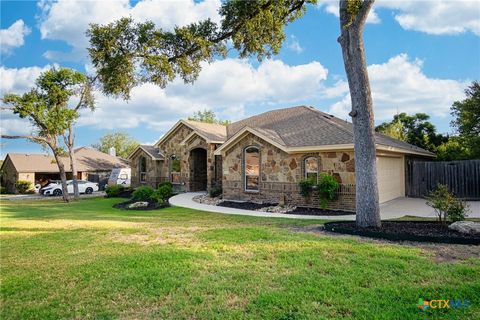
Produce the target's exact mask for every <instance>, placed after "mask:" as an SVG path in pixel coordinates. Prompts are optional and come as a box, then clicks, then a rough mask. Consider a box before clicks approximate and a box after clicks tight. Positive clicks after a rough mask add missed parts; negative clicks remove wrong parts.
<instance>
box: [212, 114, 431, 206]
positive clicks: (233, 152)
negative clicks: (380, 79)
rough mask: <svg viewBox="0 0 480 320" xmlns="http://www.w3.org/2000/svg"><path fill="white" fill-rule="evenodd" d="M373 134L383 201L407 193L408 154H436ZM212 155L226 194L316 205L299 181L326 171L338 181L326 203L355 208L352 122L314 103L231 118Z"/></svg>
mask: <svg viewBox="0 0 480 320" xmlns="http://www.w3.org/2000/svg"><path fill="white" fill-rule="evenodd" d="M375 139H376V148H377V175H378V188H379V198H380V203H383V202H386V201H389V200H392V199H395V198H397V197H403V196H405V168H406V165H405V164H406V161H407V160H408V159H409V158H418V157H420V158H431V157H433V156H434V154H432V153H431V152H428V151H426V150H423V149H421V148H418V147H415V146H413V145H410V144H408V143H405V142H402V141H399V140H396V139H393V138H390V137H387V136H384V135H381V134H376V136H375ZM214 154H215V155H216V156H221V158H222V167H223V169H222V177H223V179H222V187H223V198H224V199H230V200H248V201H254V202H268V203H290V204H294V205H304V206H313V207H317V206H319V199H318V195H317V194H315V192H314V193H313V194H312V196H311V197H307V198H303V197H302V196H301V195H300V189H299V186H298V183H299V182H300V181H301V180H302V179H304V178H306V177H313V178H318V176H319V174H320V172H327V173H329V174H331V175H333V177H334V178H335V179H336V180H337V181H338V182H339V183H340V189H339V190H338V192H337V197H336V199H335V200H334V201H332V202H331V203H330V204H329V208H331V209H342V210H346V211H354V210H355V160H354V145H353V127H352V124H351V123H349V122H347V121H343V120H341V119H338V118H336V117H334V116H332V115H329V114H326V113H323V112H321V111H318V110H317V109H315V108H313V107H305V106H300V107H293V108H286V109H279V110H274V111H269V112H266V113H262V114H260V115H257V116H253V117H250V118H247V119H245V120H241V121H238V122H235V123H232V124H230V125H228V127H227V139H226V141H225V143H223V144H222V145H221V146H220V147H219V148H218V149H217V150H216V151H215V153H214Z"/></svg>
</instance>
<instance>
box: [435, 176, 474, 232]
mask: <svg viewBox="0 0 480 320" xmlns="http://www.w3.org/2000/svg"><path fill="white" fill-rule="evenodd" d="M426 198H427V205H428V206H430V207H432V208H433V209H435V212H436V214H437V217H438V220H439V221H440V222H442V223H446V222H447V220H448V221H452V222H454V221H462V220H465V218H466V217H467V211H468V206H467V205H466V204H465V203H464V202H463V201H461V200H460V199H457V198H456V197H455V196H454V195H453V194H452V193H451V192H450V191H449V190H448V187H447V186H446V185H444V184H438V185H437V187H436V188H435V190H433V191H432V192H430V193H429V194H428V196H427V197H426Z"/></svg>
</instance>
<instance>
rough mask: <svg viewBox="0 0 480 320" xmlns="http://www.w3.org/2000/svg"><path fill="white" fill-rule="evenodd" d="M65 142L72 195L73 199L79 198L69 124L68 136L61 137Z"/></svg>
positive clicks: (72, 137)
mask: <svg viewBox="0 0 480 320" xmlns="http://www.w3.org/2000/svg"><path fill="white" fill-rule="evenodd" d="M63 138H64V140H65V144H66V145H67V148H68V156H69V157H70V170H71V171H72V183H73V197H74V199H76V200H78V199H80V192H79V191H78V181H77V163H76V157H75V152H74V143H73V142H74V135H73V126H72V125H71V126H70V127H69V128H68V137H65V136H64V137H63Z"/></svg>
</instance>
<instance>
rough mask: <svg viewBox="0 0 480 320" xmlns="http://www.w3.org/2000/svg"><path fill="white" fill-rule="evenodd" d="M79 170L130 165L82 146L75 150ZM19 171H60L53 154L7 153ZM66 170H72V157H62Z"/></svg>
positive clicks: (103, 169)
mask: <svg viewBox="0 0 480 320" xmlns="http://www.w3.org/2000/svg"><path fill="white" fill-rule="evenodd" d="M75 155H76V162H77V170H78V171H108V170H111V169H112V168H121V167H129V164H128V162H126V161H125V160H123V159H121V158H118V157H114V156H111V155H109V154H106V153H103V152H100V151H97V150H95V149H91V148H86V147H81V148H78V149H76V150H75ZM7 156H8V157H9V158H10V159H11V161H12V163H13V165H14V167H15V169H16V170H17V172H58V166H57V163H56V161H55V158H54V157H53V156H49V155H44V154H25V153H9V154H8V155H7ZM62 162H63V164H64V165H65V170H66V171H67V172H69V171H70V159H69V158H68V157H62Z"/></svg>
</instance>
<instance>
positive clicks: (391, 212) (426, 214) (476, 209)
mask: <svg viewBox="0 0 480 320" xmlns="http://www.w3.org/2000/svg"><path fill="white" fill-rule="evenodd" d="M201 194H205V192H187V193H181V194H178V195H176V196H173V197H171V198H170V200H169V202H170V204H172V205H174V206H177V207H184V208H190V209H196V210H202V211H210V212H217V213H224V214H238V215H244V216H254V217H267V218H289V219H319V220H355V215H348V216H308V215H296V214H282V213H272V212H262V211H253V210H242V209H235V208H227V207H219V206H213V205H209V204H203V203H198V202H195V201H193V200H192V198H193V197H195V196H198V195H201ZM468 204H469V205H470V213H469V215H468V217H469V218H480V201H468ZM380 215H381V217H382V220H387V219H395V218H400V217H403V216H406V215H410V216H417V217H423V218H436V215H435V212H434V210H433V209H432V208H430V207H429V206H427V205H426V204H425V200H424V199H417V198H398V199H395V200H392V201H388V202H385V203H382V204H381V205H380Z"/></svg>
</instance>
